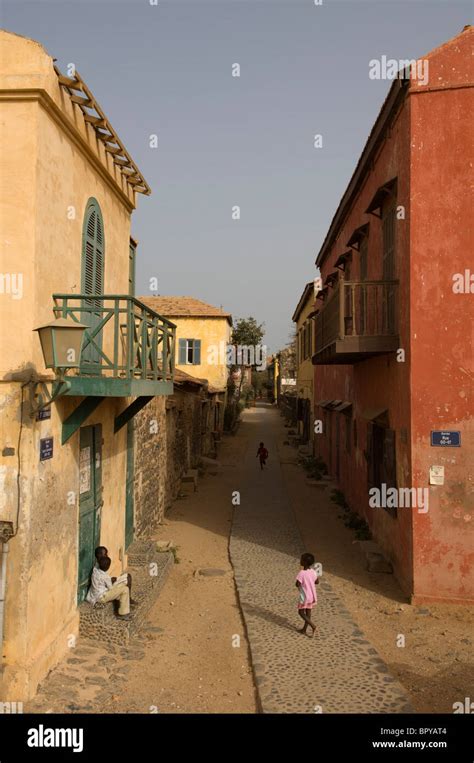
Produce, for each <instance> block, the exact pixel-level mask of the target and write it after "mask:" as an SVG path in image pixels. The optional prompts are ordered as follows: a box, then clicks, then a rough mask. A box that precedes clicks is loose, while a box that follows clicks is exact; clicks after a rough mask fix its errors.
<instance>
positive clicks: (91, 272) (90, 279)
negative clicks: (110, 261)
mask: <svg viewBox="0 0 474 763" xmlns="http://www.w3.org/2000/svg"><path fill="white" fill-rule="evenodd" d="M82 235H83V241H82V293H83V294H91V295H92V294H102V293H103V290H104V223H103V219H102V213H101V211H100V207H99V204H98V202H97V200H96V199H89V201H88V202H87V206H86V212H85V216H84V225H83V232H82Z"/></svg>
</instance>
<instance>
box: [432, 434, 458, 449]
mask: <svg viewBox="0 0 474 763" xmlns="http://www.w3.org/2000/svg"><path fill="white" fill-rule="evenodd" d="M431 445H434V446H437V447H443V448H460V447H461V432H431Z"/></svg>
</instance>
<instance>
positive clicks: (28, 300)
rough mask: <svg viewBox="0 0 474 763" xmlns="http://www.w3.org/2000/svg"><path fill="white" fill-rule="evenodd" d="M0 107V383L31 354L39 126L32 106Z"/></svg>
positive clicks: (34, 107) (36, 111)
mask: <svg viewBox="0 0 474 763" xmlns="http://www.w3.org/2000/svg"><path fill="white" fill-rule="evenodd" d="M1 106H2V119H1V120H0V230H1V231H2V235H1V236H0V273H1V274H2V278H3V283H2V292H3V293H2V294H1V296H0V299H1V303H0V310H1V322H0V379H1V378H4V376H5V374H6V373H7V372H8V371H9V370H19V369H20V367H21V366H22V365H23V364H24V363H25V362H26V360H27V358H31V354H32V347H33V334H32V333H31V329H30V327H32V326H33V325H34V300H33V298H32V296H33V293H34V289H33V278H34V252H35V215H36V198H37V192H36V160H35V158H36V153H37V122H38V106H37V104H35V103H33V102H16V101H13V102H8V103H2V104H1ZM26 327H28V330H27V329H26Z"/></svg>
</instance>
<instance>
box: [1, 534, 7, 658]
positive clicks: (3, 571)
mask: <svg viewBox="0 0 474 763" xmlns="http://www.w3.org/2000/svg"><path fill="white" fill-rule="evenodd" d="M8 551H9V548H8V543H5V542H3V543H2V565H1V568H0V646H1V648H2V653H1V655H0V663H1V664H3V626H4V614H5V593H6V590H7V558H8Z"/></svg>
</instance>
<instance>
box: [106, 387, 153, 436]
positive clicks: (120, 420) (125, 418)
mask: <svg viewBox="0 0 474 763" xmlns="http://www.w3.org/2000/svg"><path fill="white" fill-rule="evenodd" d="M150 400H153V396H151V397H150V396H146V395H142V396H141V397H137V398H136V399H135V400H134V401H133V403H130V405H129V406H127V408H125V410H124V411H122V413H119V415H118V416H116V417H115V422H114V434H117V432H119V431H120V429H122V427H124V426H125V424H127V423H128V422H129V421H130V419H133V417H134V416H135V415H136V414H137V413H138V412H139V411H141V409H142V408H144V407H145V405H147V403H149V402H150Z"/></svg>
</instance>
